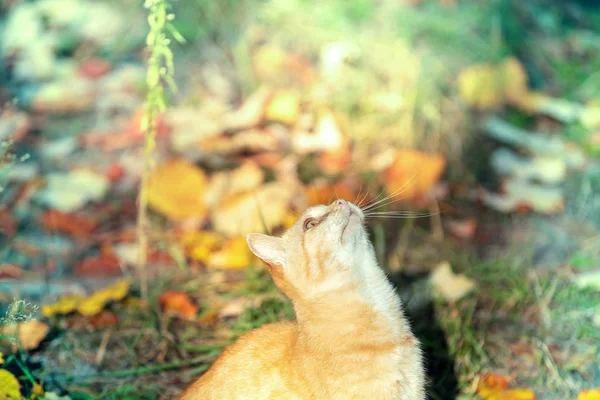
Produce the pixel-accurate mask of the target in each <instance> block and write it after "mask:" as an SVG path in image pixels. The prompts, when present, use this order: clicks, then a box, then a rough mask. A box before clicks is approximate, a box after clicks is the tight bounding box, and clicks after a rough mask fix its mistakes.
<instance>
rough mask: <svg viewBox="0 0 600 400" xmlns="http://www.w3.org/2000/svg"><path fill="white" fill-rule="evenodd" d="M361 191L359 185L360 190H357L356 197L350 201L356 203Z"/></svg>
mask: <svg viewBox="0 0 600 400" xmlns="http://www.w3.org/2000/svg"><path fill="white" fill-rule="evenodd" d="M361 193H362V186H361V187H360V190H359V191H358V194H357V195H356V197H355V198H354V201H353V202H352V203H354V204H357V200H358V198H359V197H360V194H361Z"/></svg>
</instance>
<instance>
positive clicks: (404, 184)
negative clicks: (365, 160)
mask: <svg viewBox="0 0 600 400" xmlns="http://www.w3.org/2000/svg"><path fill="white" fill-rule="evenodd" d="M445 165H446V160H445V159H444V156H442V155H440V154H435V155H429V154H425V153H422V152H420V151H418V150H402V151H400V152H399V153H398V154H397V155H396V160H395V161H394V162H393V163H392V165H390V166H389V167H388V168H387V169H386V170H385V171H384V174H383V180H384V182H385V185H386V190H387V192H388V194H390V195H391V194H393V193H395V194H394V196H395V197H398V198H402V199H405V200H407V201H419V200H422V199H424V198H425V197H426V196H427V194H428V193H429V192H430V191H431V189H433V187H434V186H435V185H436V184H437V182H438V181H439V179H440V177H441V176H442V172H443V171H444V167H445Z"/></svg>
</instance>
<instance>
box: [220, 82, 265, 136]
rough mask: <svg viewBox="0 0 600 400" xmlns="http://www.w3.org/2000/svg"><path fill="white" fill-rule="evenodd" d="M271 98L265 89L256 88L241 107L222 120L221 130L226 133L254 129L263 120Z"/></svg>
mask: <svg viewBox="0 0 600 400" xmlns="http://www.w3.org/2000/svg"><path fill="white" fill-rule="evenodd" d="M270 98H271V91H270V90H269V89H267V88H266V87H260V88H258V89H257V90H256V91H255V92H254V93H252V94H251V95H250V96H249V97H248V98H247V99H246V100H245V101H244V103H243V104H242V106H241V107H240V108H239V109H237V110H235V111H233V112H231V113H229V114H228V115H226V116H225V118H224V120H223V128H224V129H225V130H228V131H237V130H243V129H249V128H254V127H256V126H257V125H258V124H260V123H261V122H262V120H263V116H264V112H265V108H266V107H267V103H268V101H269V99H270Z"/></svg>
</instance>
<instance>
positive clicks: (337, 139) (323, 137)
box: [292, 112, 349, 154]
mask: <svg viewBox="0 0 600 400" xmlns="http://www.w3.org/2000/svg"><path fill="white" fill-rule="evenodd" d="M292 142H293V143H292V146H293V148H294V151H295V152H296V153H298V154H306V153H311V152H315V151H332V152H335V151H339V150H340V149H344V148H345V147H346V146H347V145H348V143H349V140H348V138H347V137H345V136H344V134H343V133H342V131H341V130H340V128H339V125H338V123H337V121H336V118H335V115H333V113H331V112H327V113H325V114H324V115H323V116H322V117H321V118H320V119H319V122H318V123H317V125H316V127H315V133H314V134H313V133H307V132H298V133H296V134H295V136H294V137H293V139H292Z"/></svg>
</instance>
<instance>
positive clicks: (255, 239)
mask: <svg viewBox="0 0 600 400" xmlns="http://www.w3.org/2000/svg"><path fill="white" fill-rule="evenodd" d="M246 242H248V247H250V250H252V252H253V253H254V254H255V255H256V257H258V258H260V259H261V260H263V261H264V262H265V263H266V264H269V265H279V266H281V267H285V248H284V246H283V239H281V238H277V237H273V236H268V235H263V234H262V233H251V234H249V235H248V236H246Z"/></svg>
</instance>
